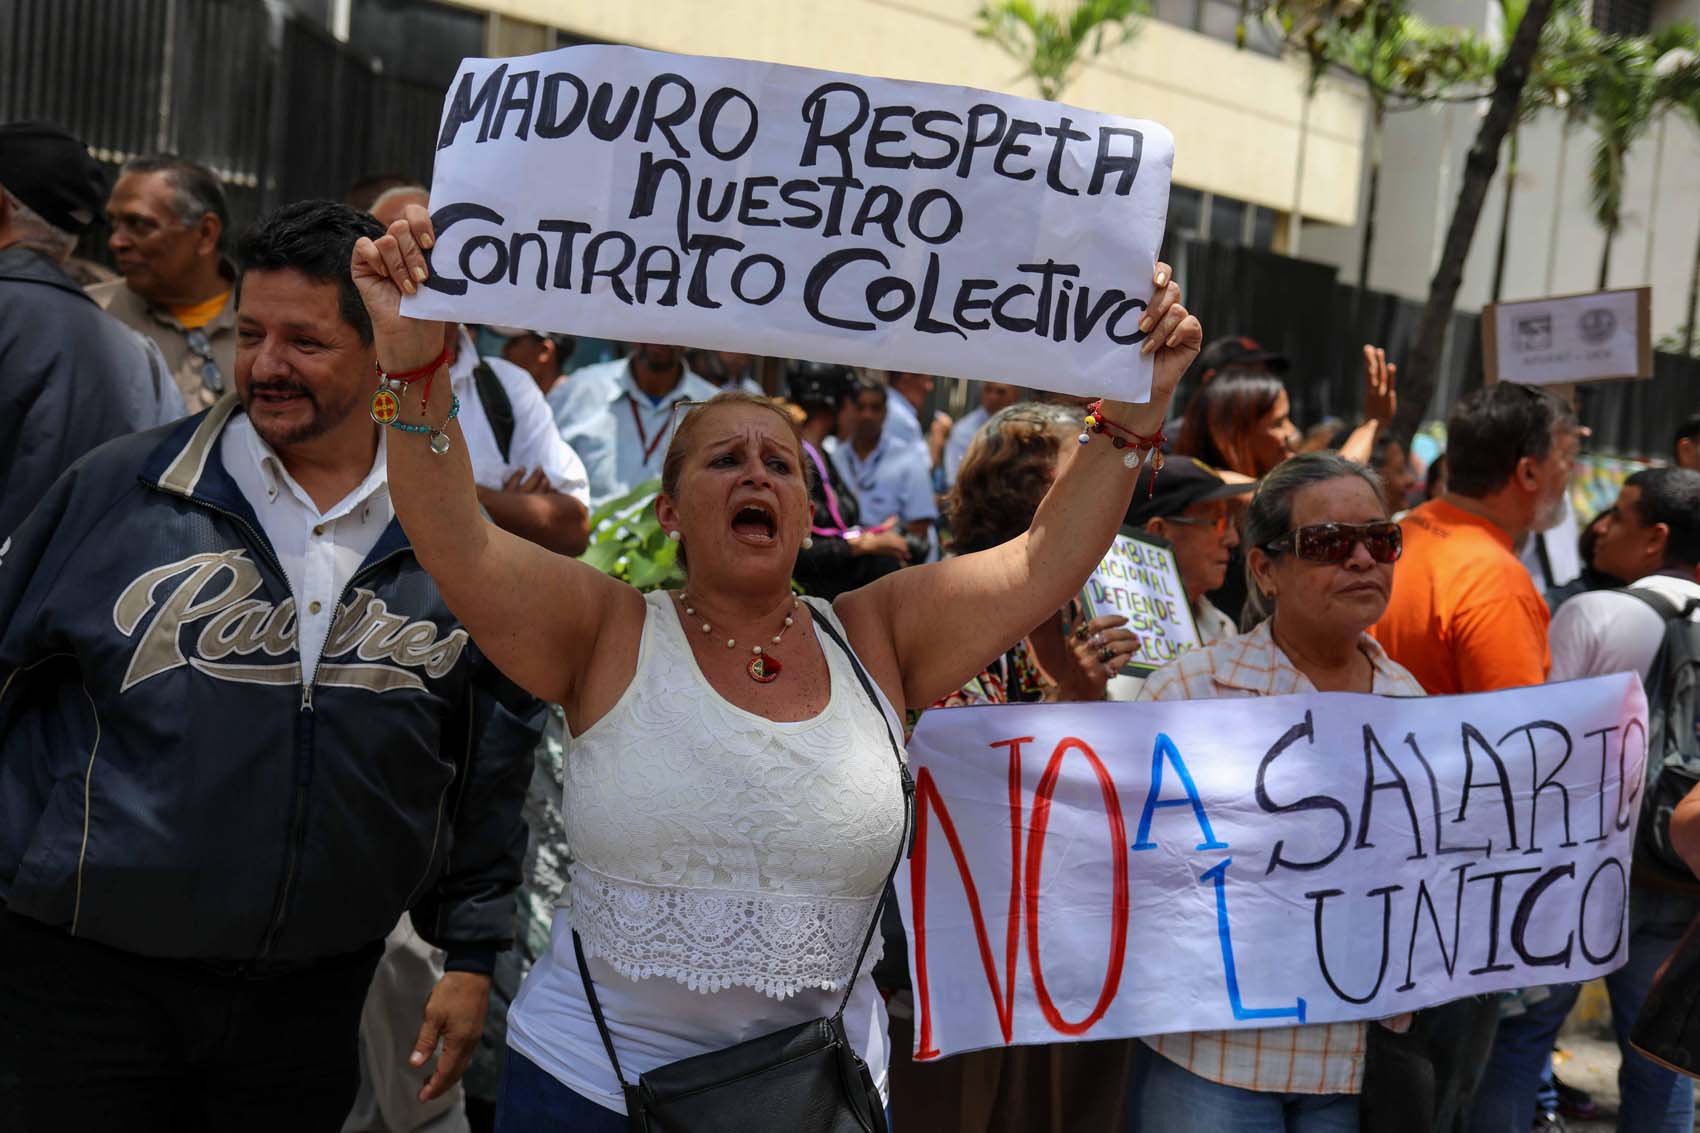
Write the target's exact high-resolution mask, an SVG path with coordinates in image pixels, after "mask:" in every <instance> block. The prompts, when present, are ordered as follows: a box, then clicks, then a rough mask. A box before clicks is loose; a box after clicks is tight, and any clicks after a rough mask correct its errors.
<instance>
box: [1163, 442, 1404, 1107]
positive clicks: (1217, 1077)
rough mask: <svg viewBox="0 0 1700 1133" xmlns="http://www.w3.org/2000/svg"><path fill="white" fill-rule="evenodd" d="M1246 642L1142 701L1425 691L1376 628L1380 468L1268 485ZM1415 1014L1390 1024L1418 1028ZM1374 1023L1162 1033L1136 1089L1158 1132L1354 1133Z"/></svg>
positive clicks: (1251, 570) (1383, 551) (1294, 466)
mask: <svg viewBox="0 0 1700 1133" xmlns="http://www.w3.org/2000/svg"><path fill="white" fill-rule="evenodd" d="M1245 545H1246V547H1247V555H1246V581H1247V583H1248V589H1249V597H1248V601H1247V605H1246V613H1245V618H1244V621H1245V622H1246V623H1253V624H1254V625H1255V628H1252V629H1251V630H1250V632H1248V633H1247V634H1246V635H1245V636H1243V637H1237V638H1230V639H1228V640H1226V641H1222V642H1218V643H1217V644H1215V645H1213V646H1210V647H1209V648H1207V649H1200V650H1197V651H1194V652H1191V653H1187V654H1183V655H1182V656H1181V657H1180V658H1178V659H1177V660H1175V661H1174V662H1172V663H1170V664H1169V665H1167V666H1165V667H1164V668H1162V669H1160V670H1158V671H1157V672H1156V673H1154V674H1153V675H1152V676H1151V678H1150V680H1148V681H1146V682H1145V687H1144V689H1143V690H1142V691H1141V693H1140V699H1142V700H1202V699H1209V698H1213V697H1242V696H1281V695H1284V694H1286V693H1297V692H1374V693H1382V694H1384V695H1388V696H1421V695H1423V689H1422V686H1421V685H1419V684H1418V683H1417V682H1416V680H1415V679H1414V678H1413V677H1412V676H1411V674H1410V673H1408V672H1406V671H1405V670H1404V669H1402V668H1400V667H1399V665H1397V664H1395V663H1394V662H1393V661H1392V660H1391V659H1390V658H1389V657H1388V656H1387V654H1386V653H1385V652H1383V651H1382V649H1381V647H1380V646H1379V645H1377V644H1376V643H1375V640H1374V639H1373V638H1371V637H1370V636H1369V635H1368V634H1367V633H1366V632H1364V631H1365V630H1367V629H1368V628H1369V627H1370V626H1372V625H1374V624H1375V622H1376V620H1377V619H1378V618H1380V617H1381V613H1382V611H1383V610H1384V609H1386V608H1387V598H1388V595H1389V594H1390V593H1391V592H1392V589H1393V564H1394V562H1395V561H1396V560H1397V559H1398V557H1399V551H1400V548H1401V543H1400V535H1399V528H1398V526H1397V525H1396V524H1394V523H1392V522H1391V521H1390V520H1389V519H1388V515H1387V507H1386V504H1385V503H1384V502H1383V500H1382V493H1381V486H1380V484H1379V483H1378V482H1377V480H1376V478H1375V474H1374V473H1372V472H1370V471H1369V470H1368V469H1366V468H1364V467H1363V466H1361V465H1359V464H1355V463H1353V462H1352V461H1349V460H1346V459H1344V458H1342V457H1339V456H1336V455H1333V454H1331V453H1309V454H1306V455H1303V456H1296V457H1293V458H1292V459H1291V460H1288V461H1286V462H1285V463H1283V464H1281V465H1279V466H1278V467H1277V468H1276V469H1275V470H1274V471H1272V472H1270V473H1269V474H1268V475H1267V476H1265V477H1264V480H1263V484H1262V486H1261V487H1260V488H1259V489H1258V492H1257V495H1256V496H1254V497H1253V498H1252V501H1251V509H1250V512H1249V514H1248V515H1247V517H1246V528H1245ZM1409 1018H1410V1017H1409V1016H1408V1015H1407V1016H1402V1017H1401V1019H1400V1020H1397V1021H1393V1020H1390V1021H1385V1023H1384V1025H1388V1026H1396V1025H1399V1024H1403V1025H1408V1023H1409ZM1364 1033H1365V1024H1363V1023H1322V1024H1312V1025H1308V1026H1297V1027H1274V1028H1266V1029H1259V1030H1239V1031H1211V1032H1197V1033H1190V1034H1174V1035H1157V1036H1154V1037H1152V1038H1148V1039H1146V1040H1145V1042H1146V1044H1147V1045H1148V1046H1150V1047H1151V1048H1152V1049H1153V1050H1154V1051H1156V1052H1157V1054H1158V1055H1160V1056H1161V1057H1156V1058H1147V1059H1145V1060H1144V1063H1143V1064H1142V1067H1141V1070H1140V1074H1139V1078H1138V1080H1137V1082H1136V1084H1135V1087H1134V1098H1133V1107H1134V1110H1135V1112H1136V1114H1137V1123H1136V1124H1137V1127H1138V1128H1140V1129H1142V1130H1144V1131H1146V1133H1192V1131H1197V1133H1220V1131H1223V1130H1232V1131H1233V1133H1265V1131H1267V1133H1336V1131H1340V1133H1347V1131H1351V1133H1355V1131H1356V1130H1357V1128H1358V1093H1359V1091H1360V1090H1361V1089H1362V1087H1363V1076H1364Z"/></svg>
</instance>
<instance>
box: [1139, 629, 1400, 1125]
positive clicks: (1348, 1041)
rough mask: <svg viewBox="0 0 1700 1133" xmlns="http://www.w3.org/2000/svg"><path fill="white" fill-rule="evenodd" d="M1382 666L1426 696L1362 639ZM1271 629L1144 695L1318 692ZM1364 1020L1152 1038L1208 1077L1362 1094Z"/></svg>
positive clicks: (1192, 660)
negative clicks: (1290, 659) (1294, 663)
mask: <svg viewBox="0 0 1700 1133" xmlns="http://www.w3.org/2000/svg"><path fill="white" fill-rule="evenodd" d="M1358 648H1360V649H1362V650H1363V652H1364V656H1365V657H1367V658H1369V663H1370V665H1371V666H1372V667H1373V668H1374V669H1375V678H1374V683H1373V684H1372V685H1371V690H1372V691H1374V692H1377V693H1380V694H1382V695H1384V696H1422V695H1424V694H1423V687H1422V685H1420V684H1418V683H1417V680H1416V678H1415V677H1413V676H1411V674H1410V673H1407V672H1406V671H1405V670H1404V669H1402V668H1401V667H1400V666H1399V665H1397V664H1396V663H1394V661H1393V660H1392V659H1391V658H1390V657H1388V656H1387V653H1386V651H1385V650H1383V649H1382V648H1381V646H1380V645H1378V644H1376V641H1375V639H1374V638H1372V637H1370V636H1369V635H1368V634H1365V635H1364V636H1363V637H1362V639H1360V641H1359V643H1358ZM1315 691H1316V686H1315V685H1313V684H1311V682H1310V678H1309V677H1307V676H1305V675H1304V674H1303V673H1301V672H1299V670H1298V669H1297V668H1296V667H1295V666H1294V665H1293V663H1292V662H1291V661H1289V660H1288V659H1287V655H1286V654H1285V653H1283V652H1282V651H1281V647H1280V646H1278V645H1276V644H1275V639H1274V638H1273V637H1271V636H1270V633H1269V622H1267V621H1265V622H1263V623H1261V624H1260V625H1258V627H1257V628H1256V629H1254V630H1252V631H1251V632H1250V633H1248V634H1246V635H1245V636H1243V637H1231V638H1228V639H1227V640H1226V641H1219V642H1217V643H1216V644H1215V645H1212V646H1210V647H1209V648H1207V649H1197V650H1194V651H1192V652H1190V653H1183V654H1181V655H1180V657H1178V658H1176V659H1175V660H1174V661H1171V662H1170V663H1169V664H1167V665H1165V666H1164V667H1163V668H1161V669H1159V670H1157V671H1156V672H1155V673H1153V674H1151V678H1150V679H1149V680H1147V681H1146V682H1145V687H1144V688H1143V689H1141V690H1140V693H1139V699H1141V700H1213V699H1218V698H1234V697H1246V696H1285V695H1287V694H1288V693H1296V692H1315ZM1364 1026H1365V1024H1363V1023H1310V1024H1306V1025H1304V1026H1300V1027H1265V1028H1252V1029H1249V1030H1240V1031H1195V1032H1183V1033H1181V1034H1175V1035H1153V1036H1150V1037H1148V1038H1146V1039H1145V1040H1144V1041H1145V1044H1146V1045H1147V1046H1149V1047H1151V1049H1152V1050H1155V1051H1156V1052H1157V1053H1158V1054H1161V1055H1162V1056H1163V1057H1164V1058H1167V1059H1168V1060H1169V1061H1171V1062H1174V1063H1177V1064H1179V1065H1180V1066H1182V1067H1184V1068H1186V1069H1187V1070H1189V1071H1191V1072H1192V1073H1194V1074H1197V1075H1198V1076H1199V1077H1201V1078H1208V1079H1209V1080H1210V1081H1212V1082H1219V1083H1221V1084H1222V1085H1224V1086H1237V1087H1239V1088H1240V1089H1242V1090H1260V1091H1263V1092H1266V1093H1278V1094H1355V1093H1358V1092H1359V1091H1361V1090H1362V1089H1363V1082H1364Z"/></svg>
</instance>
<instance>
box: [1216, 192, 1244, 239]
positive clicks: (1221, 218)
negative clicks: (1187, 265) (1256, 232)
mask: <svg viewBox="0 0 1700 1133" xmlns="http://www.w3.org/2000/svg"><path fill="white" fill-rule="evenodd" d="M1245 214H1246V203H1245V202H1244V201H1236V200H1235V199H1234V198H1232V197H1218V196H1215V195H1212V196H1211V198H1210V239H1212V240H1214V241H1216V242H1217V243H1218V244H1243V243H1245Z"/></svg>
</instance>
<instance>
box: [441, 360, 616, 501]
mask: <svg viewBox="0 0 1700 1133" xmlns="http://www.w3.org/2000/svg"><path fill="white" fill-rule="evenodd" d="M479 360H480V359H479V357H478V349H477V347H476V346H474V345H473V342H472V338H471V336H470V335H468V334H467V333H466V331H465V329H464V328H463V329H462V330H461V332H460V353H459V355H458V356H456V358H455V363H454V365H453V366H450V367H449V381H450V382H452V383H453V387H454V392H455V396H456V397H458V398H460V431H461V433H462V435H464V436H465V437H466V455H467V457H468V458H469V459H470V460H471V461H472V479H473V480H474V481H475V482H476V483H477V484H478V485H479V486H480V487H483V488H500V487H501V486H502V485H503V484H505V483H507V480H508V477H509V476H511V475H512V474H513V473H514V472H515V471H517V470H519V469H524V470H525V473H526V475H527V476H530V475H531V473H533V472H535V471H536V470H537V469H539V468H541V469H543V473H544V475H545V476H547V477H548V478H549V486H550V487H551V488H553V489H555V491H557V492H560V493H562V494H563V495H568V496H571V497H573V499H575V500H577V501H578V502H579V503H581V504H584V505H586V506H589V504H590V479H589V477H588V476H587V475H586V473H585V468H584V461H582V460H580V459H579V457H578V453H576V452H574V451H573V449H572V446H571V445H569V444H567V442H566V441H565V440H563V439H562V438H561V434H560V431H559V430H557V429H556V428H555V415H554V413H553V412H552V411H551V410H550V408H549V402H548V401H546V400H545V399H544V397H543V391H542V390H540V389H538V388H537V383H536V382H535V381H534V380H532V377H531V375H530V374H528V373H526V372H525V371H524V370H522V369H521V368H520V367H518V366H516V365H514V364H513V363H512V362H509V361H508V360H506V359H505V358H485V359H483V362H484V364H485V365H487V366H489V367H490V372H491V373H493V374H495V375H496V378H497V379H498V380H499V381H500V382H501V383H502V389H503V390H504V391H505V392H506V393H507V395H508V404H509V406H510V407H511V408H512V410H513V415H514V435H513V438H512V439H511V440H510V441H509V443H508V456H507V459H506V460H504V459H502V450H501V448H500V446H498V445H497V444H496V433H495V430H494V429H492V428H491V427H490V417H489V415H488V414H486V413H485V412H484V402H483V401H482V400H481V399H480V398H479V396H478V381H477V379H476V378H475V377H474V376H473V372H474V371H475V370H476V369H477V368H478V363H479Z"/></svg>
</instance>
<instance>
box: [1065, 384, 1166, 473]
mask: <svg viewBox="0 0 1700 1133" xmlns="http://www.w3.org/2000/svg"><path fill="white" fill-rule="evenodd" d="M1084 424H1085V428H1084V429H1083V430H1082V431H1081V433H1080V436H1079V437H1078V438H1076V439H1077V440H1079V442H1080V443H1081V444H1086V443H1088V442H1090V441H1091V440H1092V434H1093V433H1097V434H1099V435H1100V436H1108V437H1109V438H1110V443H1111V444H1113V445H1114V446H1115V447H1117V448H1132V449H1133V451H1132V452H1130V453H1128V454H1127V455H1126V456H1124V457H1122V465H1123V467H1126V468H1137V467H1139V465H1140V464H1141V463H1142V462H1143V460H1144V458H1145V454H1146V453H1149V454H1151V473H1152V480H1153V482H1155V480H1156V474H1157V473H1159V472H1161V471H1162V470H1163V446H1164V445H1165V444H1167V443H1168V440H1169V438H1168V437H1167V436H1165V435H1164V433H1163V429H1162V426H1158V428H1157V431H1156V432H1155V433H1152V434H1151V435H1150V436H1149V437H1146V436H1141V435H1140V434H1138V433H1136V432H1134V431H1133V430H1132V429H1129V428H1127V427H1126V426H1124V425H1118V424H1116V423H1115V422H1114V421H1112V420H1110V419H1109V418H1108V417H1105V416H1104V402H1103V401H1102V399H1100V400H1098V401H1094V402H1093V403H1092V404H1091V405H1088V406H1087V407H1086V420H1085V422H1084ZM1153 486H1154V485H1153Z"/></svg>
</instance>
